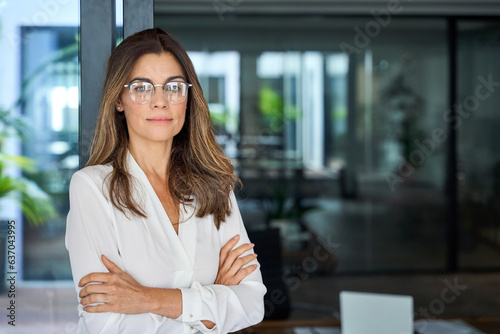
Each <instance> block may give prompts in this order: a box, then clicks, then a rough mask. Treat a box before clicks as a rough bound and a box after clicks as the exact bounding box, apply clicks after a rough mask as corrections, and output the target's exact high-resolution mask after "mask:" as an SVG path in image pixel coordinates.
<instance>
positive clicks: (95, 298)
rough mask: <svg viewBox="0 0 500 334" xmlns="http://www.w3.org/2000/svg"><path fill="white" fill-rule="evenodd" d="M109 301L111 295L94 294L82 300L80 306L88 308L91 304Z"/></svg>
mask: <svg viewBox="0 0 500 334" xmlns="http://www.w3.org/2000/svg"><path fill="white" fill-rule="evenodd" d="M108 300H109V295H107V294H104V293H93V294H90V295H88V296H85V297H84V298H82V300H80V304H82V305H83V306H86V305H90V304H98V303H107V302H108Z"/></svg>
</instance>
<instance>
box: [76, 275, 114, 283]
mask: <svg viewBox="0 0 500 334" xmlns="http://www.w3.org/2000/svg"><path fill="white" fill-rule="evenodd" d="M108 278H109V273H90V274H88V275H85V276H83V277H82V279H81V280H80V282H78V286H85V285H87V284H89V283H104V282H106V281H107V280H108Z"/></svg>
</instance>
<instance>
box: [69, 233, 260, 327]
mask: <svg viewBox="0 0 500 334" xmlns="http://www.w3.org/2000/svg"><path fill="white" fill-rule="evenodd" d="M238 241H239V235H236V236H235V237H233V238H231V239H230V240H229V241H228V242H227V243H226V244H225V245H224V246H223V247H222V248H221V251H220V254H219V268H218V272H217V277H216V279H215V282H214V284H221V285H225V286H231V285H238V284H239V283H240V282H241V280H242V279H243V278H245V277H246V276H248V275H249V274H250V273H252V272H253V271H255V270H256V269H257V265H255V264H254V265H250V266H246V267H245V265H247V264H248V263H249V262H251V261H253V260H254V259H255V258H256V257H257V254H249V255H246V256H242V255H243V254H244V253H245V252H247V251H249V250H251V249H252V248H253V246H254V245H253V244H242V245H240V246H239V247H237V248H234V247H235V245H236V244H237V243H238ZM233 248H234V249H233ZM101 260H102V262H103V264H104V265H105V267H106V268H107V269H108V270H109V272H108V273H103V272H95V273H90V274H88V275H86V276H84V277H83V278H82V279H81V280H80V281H79V283H78V285H79V286H80V287H83V288H82V289H81V290H80V293H79V296H80V298H81V302H80V303H81V304H82V305H83V306H84V311H86V312H89V313H102V312H113V313H123V314H141V313H154V314H158V315H162V316H165V317H168V318H172V319H176V318H178V317H179V316H180V315H181V314H182V294H181V290H179V289H162V288H152V287H146V286H143V285H141V284H139V283H138V282H137V281H136V280H135V279H134V278H133V277H132V276H131V275H129V274H127V273H126V272H125V271H123V270H122V269H121V268H120V267H118V266H117V265H116V264H115V263H113V262H112V261H110V260H109V259H108V258H107V257H106V256H104V255H102V256H101ZM96 283H97V284H96ZM95 304H98V305H95ZM201 322H202V323H203V324H204V325H205V327H207V328H208V329H211V328H213V327H214V326H215V323H213V322H212V321H209V320H202V321H201Z"/></svg>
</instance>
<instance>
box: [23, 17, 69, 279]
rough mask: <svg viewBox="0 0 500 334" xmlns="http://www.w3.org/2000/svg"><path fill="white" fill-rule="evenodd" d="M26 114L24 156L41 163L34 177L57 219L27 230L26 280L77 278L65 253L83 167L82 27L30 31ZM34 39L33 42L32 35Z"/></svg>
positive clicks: (25, 78)
mask: <svg viewBox="0 0 500 334" xmlns="http://www.w3.org/2000/svg"><path fill="white" fill-rule="evenodd" d="M22 31H23V34H24V35H23V36H25V38H23V41H24V42H23V47H22V54H21V57H22V58H21V59H22V73H23V81H24V82H26V83H27V84H26V86H25V91H24V92H23V93H24V95H23V108H22V110H23V114H24V116H25V117H26V118H27V119H29V120H30V126H31V129H32V132H31V133H30V137H29V140H28V141H26V142H25V144H24V146H23V154H24V155H26V156H28V157H30V158H32V159H34V160H35V161H37V165H38V170H37V172H36V173H33V174H31V175H30V178H32V179H33V180H35V181H37V183H38V184H39V185H40V186H41V187H42V189H43V190H44V191H45V192H47V193H48V194H49V195H50V196H51V198H52V199H53V202H54V203H55V205H56V209H57V216H56V217H55V218H53V219H50V220H49V221H47V222H45V224H43V225H41V226H39V227H33V226H30V225H25V227H24V242H25V245H26V247H25V249H24V255H25V256H24V279H25V280H55V279H71V272H70V271H69V265H68V259H67V254H65V252H63V250H64V244H63V239H64V231H65V217H66V214H67V212H68V210H69V206H68V198H67V196H68V193H67V192H68V186H69V180H70V178H71V175H72V174H73V173H74V172H75V171H76V170H77V169H78V162H79V158H78V106H79V94H78V81H79V75H78V71H79V69H78V66H79V64H78V41H77V34H78V28H77V27H76V26H75V27H71V28H65V27H50V28H32V27H29V28H24V29H23V30H22ZM28 35H29V38H27V36H28Z"/></svg>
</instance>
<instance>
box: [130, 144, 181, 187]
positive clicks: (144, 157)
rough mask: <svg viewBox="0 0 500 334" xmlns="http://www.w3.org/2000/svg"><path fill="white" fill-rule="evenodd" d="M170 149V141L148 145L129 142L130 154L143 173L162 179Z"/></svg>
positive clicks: (165, 174) (168, 160)
mask: <svg viewBox="0 0 500 334" xmlns="http://www.w3.org/2000/svg"><path fill="white" fill-rule="evenodd" d="M171 150H172V141H169V142H168V143H165V142H163V143H157V144H150V145H134V144H133V143H132V142H130V144H129V151H130V154H132V156H133V157H134V159H135V161H136V162H137V164H138V165H139V166H140V167H141V169H142V170H143V171H144V173H146V175H154V176H156V177H160V178H162V179H164V178H166V177H167V168H168V164H169V162H170V152H171Z"/></svg>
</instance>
